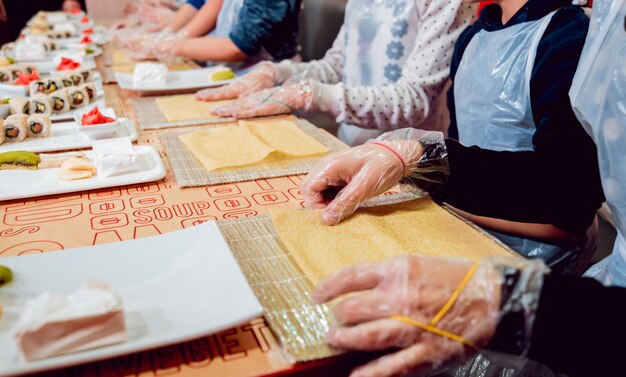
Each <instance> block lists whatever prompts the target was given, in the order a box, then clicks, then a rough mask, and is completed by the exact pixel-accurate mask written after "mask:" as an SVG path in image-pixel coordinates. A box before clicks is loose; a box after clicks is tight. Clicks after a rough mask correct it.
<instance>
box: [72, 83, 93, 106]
mask: <svg viewBox="0 0 626 377" xmlns="http://www.w3.org/2000/svg"><path fill="white" fill-rule="evenodd" d="M67 95H68V97H69V98H70V107H71V108H72V109H79V108H81V107H85V106H87V105H88V104H89V94H87V91H86V90H85V88H82V87H72V88H68V89H67Z"/></svg>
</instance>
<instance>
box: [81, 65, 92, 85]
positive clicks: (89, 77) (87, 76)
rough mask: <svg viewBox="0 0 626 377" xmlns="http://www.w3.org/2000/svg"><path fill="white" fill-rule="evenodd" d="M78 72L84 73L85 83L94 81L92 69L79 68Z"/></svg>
mask: <svg viewBox="0 0 626 377" xmlns="http://www.w3.org/2000/svg"><path fill="white" fill-rule="evenodd" d="M78 72H80V74H81V75H83V82H84V83H88V82H92V81H93V73H92V72H91V70H90V69H87V68H83V69H79V70H78Z"/></svg>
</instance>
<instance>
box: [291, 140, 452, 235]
mask: <svg viewBox="0 0 626 377" xmlns="http://www.w3.org/2000/svg"><path fill="white" fill-rule="evenodd" d="M425 147H427V148H426V149H425ZM425 152H426V154H425ZM447 173H448V165H447V151H446V147H445V143H444V139H443V134H442V133H440V132H432V131H423V130H417V129H414V128H405V129H400V130H395V131H391V132H386V133H384V134H382V135H381V136H379V137H378V138H377V139H375V140H369V141H368V142H367V143H366V144H364V145H360V146H357V147H354V148H351V149H349V150H347V151H345V152H338V153H334V154H331V155H329V156H328V157H326V158H325V159H324V160H323V161H322V162H321V163H319V164H318V165H317V166H316V167H314V168H313V170H311V172H310V173H309V175H307V177H306V178H305V179H304V180H303V181H302V183H301V184H300V191H301V192H302V195H303V196H304V201H305V204H306V206H307V208H312V209H324V211H323V214H322V221H323V222H324V223H325V224H327V225H334V224H337V223H339V222H340V221H342V220H343V219H345V218H346V217H348V216H350V215H351V214H352V213H353V212H354V211H356V209H357V208H358V207H359V206H360V205H361V204H362V203H364V202H365V201H367V200H368V199H370V198H373V197H375V196H377V195H379V194H382V193H383V192H385V191H387V190H389V189H390V188H392V187H394V186H395V185H396V184H398V183H399V182H400V181H401V180H402V179H403V178H408V177H410V178H414V179H422V180H424V181H425V182H426V181H439V183H442V182H443V181H445V178H446V177H447ZM435 183H437V182H435ZM415 189H416V190H417V191H419V190H418V188H417V187H416V188H415ZM337 192H338V194H337ZM335 194H336V196H335V197H334V198H333V197H332V196H334V195H335Z"/></svg>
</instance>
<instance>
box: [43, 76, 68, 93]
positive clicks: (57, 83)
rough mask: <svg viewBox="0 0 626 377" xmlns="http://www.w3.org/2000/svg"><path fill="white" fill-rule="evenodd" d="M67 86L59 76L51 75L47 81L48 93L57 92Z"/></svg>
mask: <svg viewBox="0 0 626 377" xmlns="http://www.w3.org/2000/svg"><path fill="white" fill-rule="evenodd" d="M64 87H65V86H64V85H63V82H62V81H61V79H60V78H59V77H58V76H54V77H50V78H49V79H48V80H47V81H46V92H45V93H46V94H50V93H52V92H56V91H57V90H59V89H63V88H64Z"/></svg>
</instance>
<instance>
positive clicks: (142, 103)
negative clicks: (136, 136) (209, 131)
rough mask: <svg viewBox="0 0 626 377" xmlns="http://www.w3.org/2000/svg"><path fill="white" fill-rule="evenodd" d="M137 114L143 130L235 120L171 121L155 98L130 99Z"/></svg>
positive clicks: (231, 120) (223, 122) (232, 120)
mask: <svg viewBox="0 0 626 377" xmlns="http://www.w3.org/2000/svg"><path fill="white" fill-rule="evenodd" d="M130 103H131V104H132V105H133V108H134V110H135V115H136V116H137V121H138V123H139V127H140V128H141V129H142V130H157V129H162V128H174V127H187V126H198V125H203V124H215V125H219V124H226V123H232V122H235V119H233V118H215V117H211V118H204V119H193V120H181V121H173V122H170V121H168V120H167V118H166V117H165V115H163V112H162V111H161V109H160V108H159V106H158V105H157V103H156V100H155V98H152V97H148V98H134V99H132V100H130Z"/></svg>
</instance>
